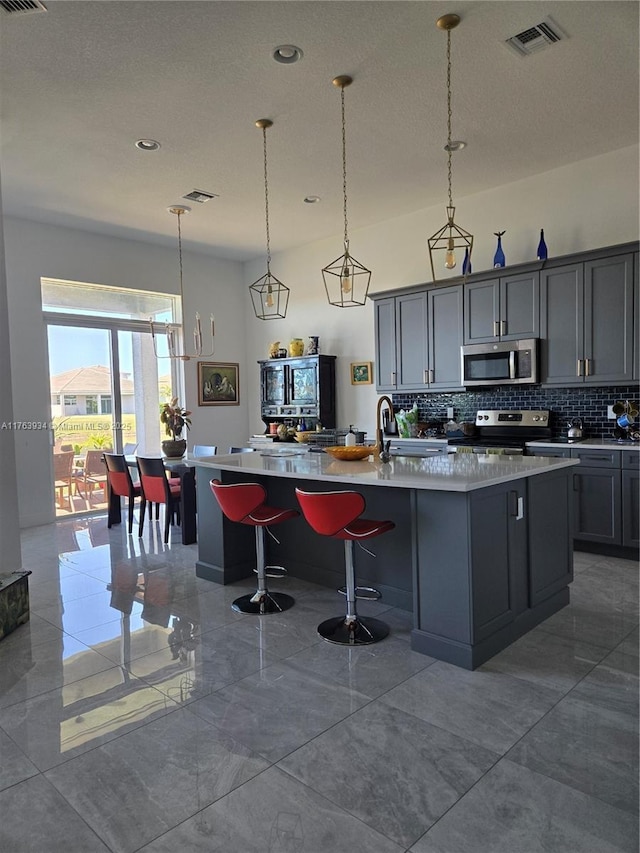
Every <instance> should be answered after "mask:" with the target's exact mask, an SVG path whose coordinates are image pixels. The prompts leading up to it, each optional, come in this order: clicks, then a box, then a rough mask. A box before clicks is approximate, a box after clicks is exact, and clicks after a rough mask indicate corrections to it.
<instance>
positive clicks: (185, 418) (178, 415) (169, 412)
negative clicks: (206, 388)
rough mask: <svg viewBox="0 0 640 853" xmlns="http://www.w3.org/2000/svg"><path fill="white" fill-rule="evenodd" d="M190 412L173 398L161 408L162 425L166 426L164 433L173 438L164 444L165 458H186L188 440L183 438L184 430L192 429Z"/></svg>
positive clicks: (166, 440)
mask: <svg viewBox="0 0 640 853" xmlns="http://www.w3.org/2000/svg"><path fill="white" fill-rule="evenodd" d="M190 414H191V412H190V411H188V410H187V409H184V408H183V407H182V406H181V405H180V404H179V403H178V398H177V397H172V398H171V400H169V401H168V402H167V403H162V404H161V406H160V423H162V424H164V431H165V432H166V434H167V435H169V436H171V438H169V439H165V441H163V442H162V452H163V453H164V455H165V456H170V457H173V458H179V457H181V456H184V454H185V451H186V449H187V440H186V438H181V435H182V430H183V429H184V430H188V429H190V427H191V419H190V418H189V415H190Z"/></svg>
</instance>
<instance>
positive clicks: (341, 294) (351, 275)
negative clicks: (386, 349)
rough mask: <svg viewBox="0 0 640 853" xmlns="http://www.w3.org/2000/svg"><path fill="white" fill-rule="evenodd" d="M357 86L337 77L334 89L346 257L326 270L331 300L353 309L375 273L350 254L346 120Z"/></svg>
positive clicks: (324, 275)
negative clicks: (348, 95) (351, 89)
mask: <svg viewBox="0 0 640 853" xmlns="http://www.w3.org/2000/svg"><path fill="white" fill-rule="evenodd" d="M351 83H353V78H352V77H349V76H347V75H346V74H343V75H341V76H340V77H336V78H335V79H334V80H333V85H334V86H335V87H336V88H339V89H340V98H341V103H342V194H343V208H344V254H343V255H340V257H339V258H336V259H335V261H332V262H331V263H330V264H329V265H328V266H326V267H325V268H324V269H323V270H322V278H323V279H324V286H325V290H326V291H327V299H328V300H329V304H330V305H336V306H337V307H338V308H353V307H355V306H356V305H364V304H365V302H366V301H367V293H368V291H369V282H370V281H371V271H370V270H368V269H367V268H366V267H364V266H363V265H362V264H361V263H360V262H359V261H357V260H356V259H355V258H354V257H353V256H352V255H350V254H349V232H348V221H347V143H346V138H347V136H346V125H345V118H344V90H345V87H346V86H350V85H351Z"/></svg>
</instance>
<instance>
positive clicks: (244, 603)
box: [231, 590, 295, 615]
mask: <svg viewBox="0 0 640 853" xmlns="http://www.w3.org/2000/svg"><path fill="white" fill-rule="evenodd" d="M294 604H295V599H294V598H292V597H291V596H290V595H287V594H286V593H284V592H268V591H266V590H265V592H264V593H262V594H260V593H257V592H254V593H250V594H249V595H241V596H240V598H236V600H235V601H234V602H233V604H232V605H231V609H232V610H235V611H236V613H250V614H253V615H255V614H258V615H262V614H264V613H282V612H283V611H285V610H288V609H289V608H290V607H293V605H294Z"/></svg>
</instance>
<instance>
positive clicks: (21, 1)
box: [0, 0, 47, 15]
mask: <svg viewBox="0 0 640 853" xmlns="http://www.w3.org/2000/svg"><path fill="white" fill-rule="evenodd" d="M0 9H2V10H3V11H4V13H5V14H6V15H11V14H14V13H16V12H20V13H22V14H23V15H24V14H27V13H30V12H46V11H47V7H46V6H45V5H44V3H41V2H40V0H0Z"/></svg>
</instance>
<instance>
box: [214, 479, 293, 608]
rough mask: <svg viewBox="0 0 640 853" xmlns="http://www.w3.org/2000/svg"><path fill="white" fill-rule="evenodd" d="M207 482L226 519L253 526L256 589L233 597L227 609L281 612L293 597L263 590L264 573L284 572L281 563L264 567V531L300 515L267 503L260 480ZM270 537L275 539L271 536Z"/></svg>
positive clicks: (291, 601)
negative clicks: (256, 576)
mask: <svg viewBox="0 0 640 853" xmlns="http://www.w3.org/2000/svg"><path fill="white" fill-rule="evenodd" d="M210 485H211V491H212V492H213V494H214V495H215V497H216V499H217V501H218V503H219V504H220V509H221V510H222V512H223V513H224V514H225V515H226V517H227V518H228V519H229V520H230V521H238V522H240V524H251V525H253V527H255V529H256V571H257V575H258V588H257V589H256V591H255V592H254V593H253V594H249V595H242V596H240V598H236V600H235V601H234V602H233V604H232V605H231V608H232V609H233V610H235V611H237V612H238V613H259V614H263V613H281V612H282V611H283V610H288V609H289V608H290V607H293V605H294V604H295V599H294V598H292V597H291V596H290V595H286V594H285V593H284V592H269V590H268V589H267V576H269V577H282V576H283V575H284V574H286V569H283V568H282V567H281V566H265V557H264V530H265V527H266V528H268V527H269V526H270V525H272V524H280V522H281V521H286V520H287V519H289V518H296V517H297V516H299V515H300V513H299V512H298V510H296V509H282V508H280V507H275V506H268V505H267V502H266V500H267V491H266V489H265V488H264V486H262V485H260V483H221V482H220V480H211V483H210ZM269 532H270V533H271V531H269ZM271 536H273V533H271ZM273 538H274V539H275V536H274V537H273ZM277 541H278V540H277V539H276V542H277Z"/></svg>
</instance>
